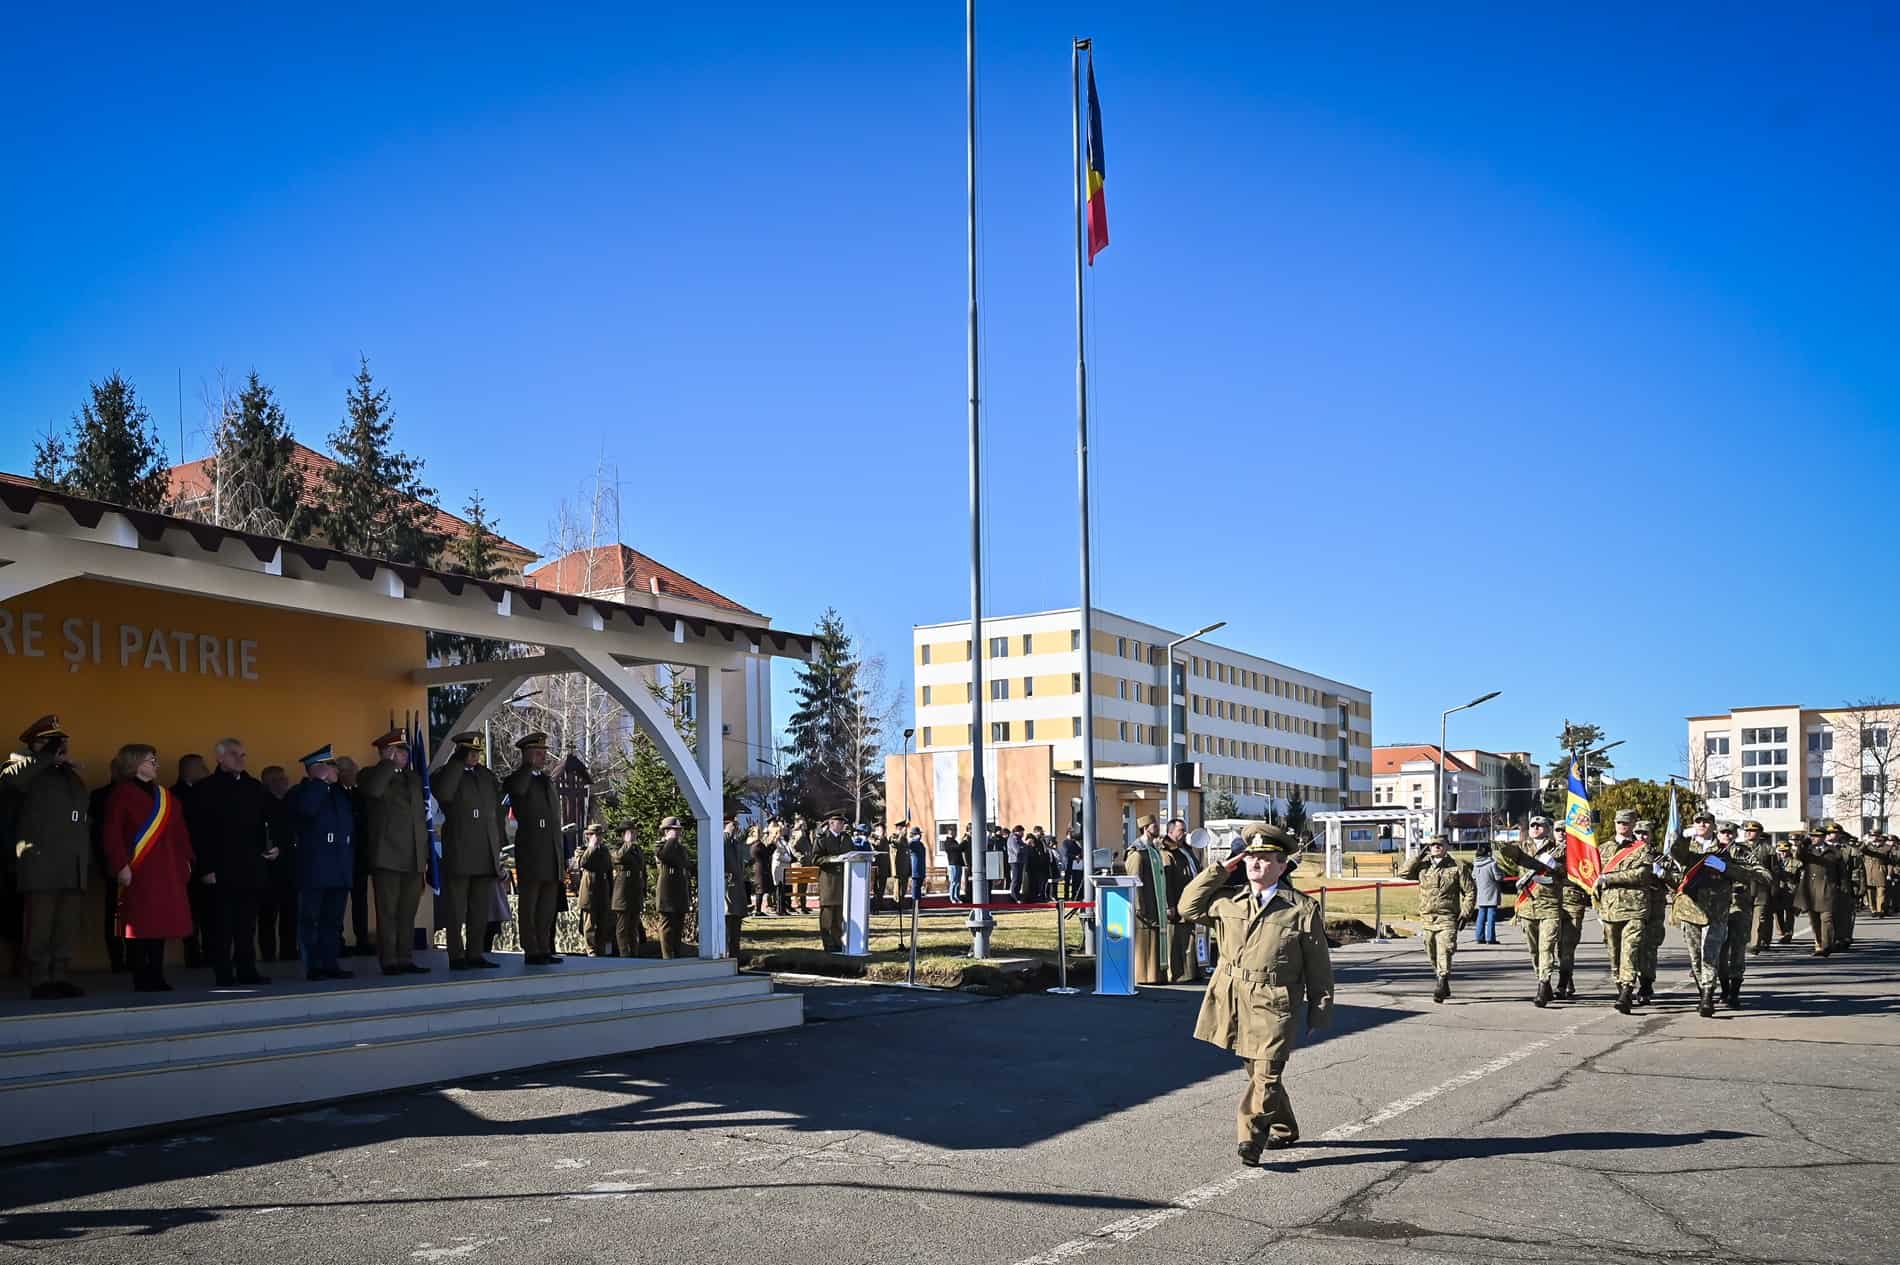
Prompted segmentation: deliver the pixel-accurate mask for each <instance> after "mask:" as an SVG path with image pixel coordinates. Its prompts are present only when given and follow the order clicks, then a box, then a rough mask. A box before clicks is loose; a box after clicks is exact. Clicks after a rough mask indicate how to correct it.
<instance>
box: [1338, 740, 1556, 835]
mask: <svg viewBox="0 0 1900 1265" xmlns="http://www.w3.org/2000/svg"><path fill="white" fill-rule="evenodd" d="M1441 759H1442V760H1443V762H1444V768H1445V774H1444V787H1445V815H1444V822H1445V829H1446V830H1447V831H1448V832H1449V833H1451V834H1452V835H1453V836H1455V839H1456V842H1458V843H1461V844H1462V843H1469V842H1478V841H1482V840H1485V839H1489V838H1490V837H1491V833H1492V831H1493V830H1494V829H1495V828H1496V827H1498V826H1500V825H1502V824H1504V823H1505V822H1507V821H1517V820H1520V819H1521V818H1523V817H1524V816H1527V815H1528V814H1529V812H1530V808H1531V803H1532V801H1533V800H1534V799H1535V798H1536V783H1537V774H1536V773H1535V772H1534V771H1533V770H1534V769H1535V768H1536V766H1535V765H1534V764H1532V763H1531V758H1530V753H1529V752H1525V751H1483V750H1479V749H1478V748H1476V747H1469V748H1466V749H1465V750H1463V751H1447V752H1444V753H1442V754H1441V753H1440V752H1439V750H1438V747H1437V745H1436V744H1428V743H1411V744H1402V745H1395V746H1387V747H1374V748H1373V749H1372V805H1373V807H1375V808H1385V807H1388V806H1389V807H1393V808H1399V809H1404V810H1408V811H1411V812H1421V813H1424V814H1425V815H1426V816H1427V817H1431V818H1434V819H1436V818H1437V816H1438V786H1439V780H1438V767H1439V762H1440V760H1441Z"/></svg>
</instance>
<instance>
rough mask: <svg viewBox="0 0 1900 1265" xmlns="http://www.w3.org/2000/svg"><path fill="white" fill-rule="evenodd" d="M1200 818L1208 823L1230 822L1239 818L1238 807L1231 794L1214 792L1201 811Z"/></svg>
mask: <svg viewBox="0 0 1900 1265" xmlns="http://www.w3.org/2000/svg"><path fill="white" fill-rule="evenodd" d="M1201 816H1202V817H1203V818H1204V819H1206V820H1208V821H1231V820H1233V819H1234V818H1236V817H1238V816H1240V805H1239V804H1236V803H1235V802H1234V797H1233V794H1232V793H1231V792H1229V791H1215V792H1214V793H1213V794H1212V795H1211V796H1209V797H1208V800H1207V803H1206V805H1205V806H1204V807H1203V808H1202V809H1201Z"/></svg>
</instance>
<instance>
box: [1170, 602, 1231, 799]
mask: <svg viewBox="0 0 1900 1265" xmlns="http://www.w3.org/2000/svg"><path fill="white" fill-rule="evenodd" d="M1225 627H1227V621H1226V620H1224V619H1217V620H1215V621H1214V622H1213V623H1211V624H1209V625H1208V626H1207V627H1205V628H1202V629H1199V630H1197V631H1195V632H1191V633H1189V634H1188V635H1187V636H1185V637H1176V638H1175V639H1174V640H1173V641H1170V642H1169V643H1168V657H1167V662H1166V663H1165V664H1164V665H1163V672H1164V673H1165V678H1164V679H1165V683H1164V684H1163V686H1162V689H1161V701H1162V702H1163V703H1165V704H1166V705H1167V707H1166V710H1167V713H1168V746H1167V751H1166V758H1165V759H1164V760H1163V761H1162V763H1163V764H1164V765H1165V766H1166V767H1165V776H1166V777H1167V782H1168V793H1167V798H1166V800H1165V801H1164V805H1163V806H1164V807H1165V808H1166V809H1167V812H1166V813H1165V814H1164V821H1173V820H1174V648H1175V647H1176V646H1179V645H1183V644H1185V643H1187V642H1190V641H1193V640H1194V639H1195V638H1196V637H1205V636H1207V634H1209V633H1211V632H1213V631H1214V630H1215V629H1216V628H1225ZM1203 816H1205V814H1203Z"/></svg>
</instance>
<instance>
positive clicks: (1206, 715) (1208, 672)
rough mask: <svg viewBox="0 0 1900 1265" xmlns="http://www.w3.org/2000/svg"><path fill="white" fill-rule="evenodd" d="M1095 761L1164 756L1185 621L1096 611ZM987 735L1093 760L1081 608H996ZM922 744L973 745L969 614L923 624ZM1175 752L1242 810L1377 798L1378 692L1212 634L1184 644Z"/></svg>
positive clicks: (1008, 744)
mask: <svg viewBox="0 0 1900 1265" xmlns="http://www.w3.org/2000/svg"><path fill="white" fill-rule="evenodd" d="M1093 622H1094V628H1095V645H1094V651H1095V654H1094V664H1093V668H1094V674H1095V675H1094V680H1093V681H1092V682H1090V683H1089V688H1091V689H1092V690H1093V692H1094V711H1095V733H1094V735H1093V737H1094V743H1095V761H1096V767H1097V769H1098V771H1109V770H1114V769H1117V768H1123V769H1132V768H1137V767H1149V768H1155V767H1159V766H1165V765H1166V764H1167V763H1168V762H1169V761H1168V759H1167V756H1166V753H1165V748H1166V745H1167V736H1168V710H1167V709H1168V707H1169V702H1170V701H1169V699H1168V697H1167V686H1166V682H1165V681H1164V679H1163V673H1164V668H1163V664H1162V661H1163V659H1164V658H1165V657H1166V647H1167V644H1168V643H1169V642H1170V641H1173V640H1174V639H1175V638H1177V637H1179V636H1181V634H1180V633H1177V632H1171V631H1169V630H1168V629H1165V628H1160V627H1157V626H1155V625H1153V624H1144V623H1141V622H1140V621H1138V620H1133V619H1128V618H1126V617H1125V616H1121V615H1116V614H1112V613H1110V612H1108V611H1102V610H1097V611H1096V612H1095V616H1094V620H1093ZM983 634H984V644H983V647H982V651H983V660H984V663H983V667H984V672H983V676H984V687H983V688H984V692H985V694H986V695H987V697H986V698H985V700H984V705H983V721H984V724H985V726H986V727H987V729H988V732H987V733H986V734H985V735H984V737H985V740H986V746H987V747H991V748H996V749H999V750H1002V751H1007V750H1009V749H1010V748H1012V747H1024V746H1046V747H1049V748H1050V749H1051V751H1050V757H1051V758H1050V764H1051V767H1052V769H1053V770H1054V771H1055V772H1056V773H1058V774H1061V773H1068V772H1072V771H1074V770H1076V769H1079V768H1080V767H1081V764H1082V740H1083V738H1082V689H1083V681H1082V619H1081V611H1080V609H1079V608H1074V607H1071V608H1070V609H1068V610H1057V611H1043V612H1040V613H1037V614H1029V615H1008V616H1002V617H998V618H988V619H985V620H984V621H983ZM912 640H913V650H914V654H913V661H914V663H915V670H916V692H915V694H914V696H913V698H914V703H915V707H916V717H917V719H916V728H917V740H918V746H917V749H918V751H919V752H920V753H925V754H927V753H931V752H950V751H956V750H960V749H968V748H969V746H970V722H971V707H970V676H971V673H970V653H971V648H972V647H971V644H970V625H969V622H968V621H967V620H959V621H954V622H950V623H942V624H921V625H918V626H917V627H916V628H915V629H914V630H913V633H912ZM1172 694H1173V698H1172V707H1173V714H1174V761H1173V762H1174V763H1176V764H1183V763H1194V764H1198V765H1199V766H1200V789H1201V791H1202V792H1203V794H1204V795H1206V796H1209V797H1212V796H1214V795H1218V794H1220V793H1222V792H1226V793H1228V794H1231V795H1232V796H1233V797H1234V801H1235V806H1236V808H1237V809H1238V810H1239V812H1240V813H1241V814H1242V815H1243V816H1255V815H1259V814H1263V813H1264V812H1265V811H1266V808H1267V804H1268V802H1269V800H1271V801H1272V802H1273V804H1274V805H1275V807H1276V809H1277V810H1279V811H1284V810H1285V807H1286V803H1287V801H1288V799H1289V798H1290V797H1292V796H1293V795H1295V794H1297V795H1298V796H1299V797H1300V798H1301V799H1302V800H1304V801H1305V803H1306V805H1307V807H1308V808H1309V809H1313V810H1315V811H1317V810H1320V809H1325V808H1342V807H1345V806H1347V805H1349V804H1362V803H1366V802H1369V800H1370V798H1371V795H1372V694H1371V691H1369V690H1366V689H1362V688H1360V687H1359V686H1355V685H1347V684H1345V683H1344V682H1341V681H1335V680H1332V679H1330V678H1327V677H1323V676H1319V675H1317V674H1316V673H1312V672H1308V671H1304V670H1302V669H1299V668H1293V667H1289V666H1287V665H1286V664H1283V663H1277V662H1275V661H1273V660H1271V659H1265V658H1262V657H1260V656H1258V655H1252V654H1248V653H1246V652H1244V651H1241V650H1234V649H1230V648H1228V647H1225V646H1222V645H1219V644H1216V643H1212V642H1207V641H1193V642H1189V643H1187V644H1185V645H1183V646H1181V647H1179V648H1178V649H1177V650H1176V652H1175V670H1174V681H1173V691H1172Z"/></svg>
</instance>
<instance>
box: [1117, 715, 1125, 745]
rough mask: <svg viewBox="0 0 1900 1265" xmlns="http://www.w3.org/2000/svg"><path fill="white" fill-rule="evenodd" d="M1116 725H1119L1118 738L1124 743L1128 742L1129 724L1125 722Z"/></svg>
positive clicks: (1118, 722)
mask: <svg viewBox="0 0 1900 1265" xmlns="http://www.w3.org/2000/svg"><path fill="white" fill-rule="evenodd" d="M1116 724H1117V729H1116V734H1117V736H1118V737H1120V738H1121V740H1122V741H1123V742H1127V741H1128V722H1127V721H1125V720H1123V721H1117V722H1116Z"/></svg>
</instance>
